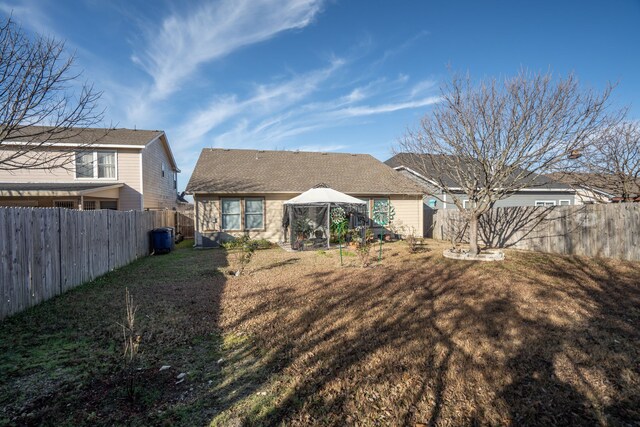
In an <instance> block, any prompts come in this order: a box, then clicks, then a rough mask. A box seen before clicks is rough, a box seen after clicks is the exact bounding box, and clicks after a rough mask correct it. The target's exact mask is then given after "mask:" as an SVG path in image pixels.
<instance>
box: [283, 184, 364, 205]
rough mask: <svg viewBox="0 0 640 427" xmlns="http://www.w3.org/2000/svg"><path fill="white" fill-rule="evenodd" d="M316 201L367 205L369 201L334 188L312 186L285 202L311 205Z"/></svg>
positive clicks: (286, 203)
mask: <svg viewBox="0 0 640 427" xmlns="http://www.w3.org/2000/svg"><path fill="white" fill-rule="evenodd" d="M316 203H317V204H327V203H349V204H353V205H365V204H366V203H367V202H365V201H362V200H360V199H356V198H355V197H351V196H349V195H348V194H344V193H341V192H339V191H336V190H334V189H333V188H312V189H310V190H307V191H305V192H304V193H302V194H300V195H299V196H296V197H294V198H293V199H290V200H287V201H286V202H284V204H285V205H310V204H316Z"/></svg>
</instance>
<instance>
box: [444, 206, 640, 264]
mask: <svg viewBox="0 0 640 427" xmlns="http://www.w3.org/2000/svg"><path fill="white" fill-rule="evenodd" d="M465 224H466V221H465V219H464V215H463V214H462V213H461V212H460V211H459V210H457V209H440V210H438V212H437V213H436V214H435V215H434V221H433V237H434V238H435V239H441V240H450V239H451V236H452V234H453V235H459V236H462V238H463V241H468V230H466V227H465ZM478 228H479V236H480V242H481V243H483V244H484V245H486V246H489V247H494V248H509V247H512V248H517V249H526V250H533V251H539V252H550V253H557V254H568V255H586V256H593V257H608V258H618V259H625V260H631V261H640V203H616V204H601V205H579V206H554V207H509V208H497V209H492V210H491V211H489V212H487V213H486V214H485V215H483V217H482V218H481V220H480V223H479V227H478Z"/></svg>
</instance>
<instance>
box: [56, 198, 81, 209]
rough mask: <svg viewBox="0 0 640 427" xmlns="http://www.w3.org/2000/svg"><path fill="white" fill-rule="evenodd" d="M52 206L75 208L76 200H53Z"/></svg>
mask: <svg viewBox="0 0 640 427" xmlns="http://www.w3.org/2000/svg"><path fill="white" fill-rule="evenodd" d="M53 206H55V207H56V208H66V209H75V207H76V202H74V201H73V200H55V201H54V202H53Z"/></svg>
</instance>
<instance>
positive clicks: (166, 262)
mask: <svg viewBox="0 0 640 427" xmlns="http://www.w3.org/2000/svg"><path fill="white" fill-rule="evenodd" d="M225 265H227V257H226V254H225V252H224V251H196V250H193V249H180V250H177V251H175V252H173V253H171V254H168V255H162V256H154V257H147V258H144V259H141V260H139V261H136V262H134V263H133V264H131V265H129V266H126V267H123V268H121V269H118V270H115V271H113V272H111V273H109V274H107V275H105V276H103V277H101V278H98V279H97V280H95V281H94V282H91V283H89V284H86V285H83V286H80V287H78V288H76V289H74V290H72V291H70V292H67V293H65V294H64V295H61V296H60V297H57V298H55V299H53V300H50V301H47V302H45V303H43V304H41V305H39V306H37V307H35V308H33V309H31V310H28V311H26V312H24V313H21V314H18V315H16V316H14V317H12V318H9V319H7V320H6V321H5V322H2V323H0V350H1V352H0V425H3V424H4V423H8V424H9V425H14V424H15V425H113V424H116V425H117V424H131V423H133V424H136V423H138V424H140V425H145V424H147V425H149V424H160V423H162V422H169V423H173V422H176V423H180V422H182V423H185V424H188V423H189V421H187V422H185V421H184V420H182V417H184V416H188V417H193V414H192V413H189V414H185V413H184V411H183V409H182V408H184V407H188V405H187V404H188V403H191V402H193V400H194V397H193V396H194V395H196V394H198V393H199V392H201V390H203V389H205V388H206V387H207V385H206V384H207V383H206V379H208V378H213V379H215V378H217V376H218V375H219V371H220V368H219V367H218V366H217V365H216V363H215V361H216V360H217V359H218V358H219V357H220V356H219V347H220V345H221V340H222V338H221V332H220V328H219V319H220V302H221V297H222V293H223V292H224V289H225V286H226V279H225V277H224V275H223V274H222V273H220V271H219V270H218V268H219V267H224V266H225ZM212 267H216V268H212ZM125 288H128V289H129V291H130V293H131V295H132V296H133V299H134V303H135V305H137V306H138V312H137V316H136V319H137V320H136V331H137V332H138V333H139V334H141V336H142V342H141V346H140V351H141V353H140V357H141V360H140V363H139V365H138V366H139V370H137V371H136V380H135V399H134V400H131V399H129V398H128V397H127V393H126V378H125V376H124V372H123V361H122V356H121V355H122V353H121V351H122V349H121V345H122V331H121V329H120V328H119V327H118V326H117V322H122V321H123V316H124V291H125ZM165 364H166V365H171V368H170V369H168V370H165V371H162V372H159V368H160V366H162V365H165ZM180 372H188V375H189V377H188V379H187V381H185V382H184V383H181V384H176V381H177V380H176V376H177V374H178V373H180ZM192 378H193V379H197V380H198V381H197V383H196V384H194V382H195V381H190V379H192ZM201 380H202V381H201ZM203 383H204V384H203ZM190 388H191V390H190ZM158 409H161V410H162V412H163V414H161V415H158V414H159V411H158ZM213 411H214V410H213V409H209V408H203V410H202V414H197V416H199V417H200V418H201V420H202V422H203V423H204V421H205V420H206V419H207V418H210V417H211V415H212V413H214V412H213ZM196 419H197V417H196Z"/></svg>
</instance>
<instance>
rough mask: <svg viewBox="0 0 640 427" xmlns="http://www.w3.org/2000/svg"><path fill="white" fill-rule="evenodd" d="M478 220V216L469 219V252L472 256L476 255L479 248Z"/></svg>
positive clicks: (474, 215)
mask: <svg viewBox="0 0 640 427" xmlns="http://www.w3.org/2000/svg"><path fill="white" fill-rule="evenodd" d="M478 218H479V215H477V214H473V215H471V218H469V252H470V253H471V254H472V255H478V254H479V253H480V248H478Z"/></svg>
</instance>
